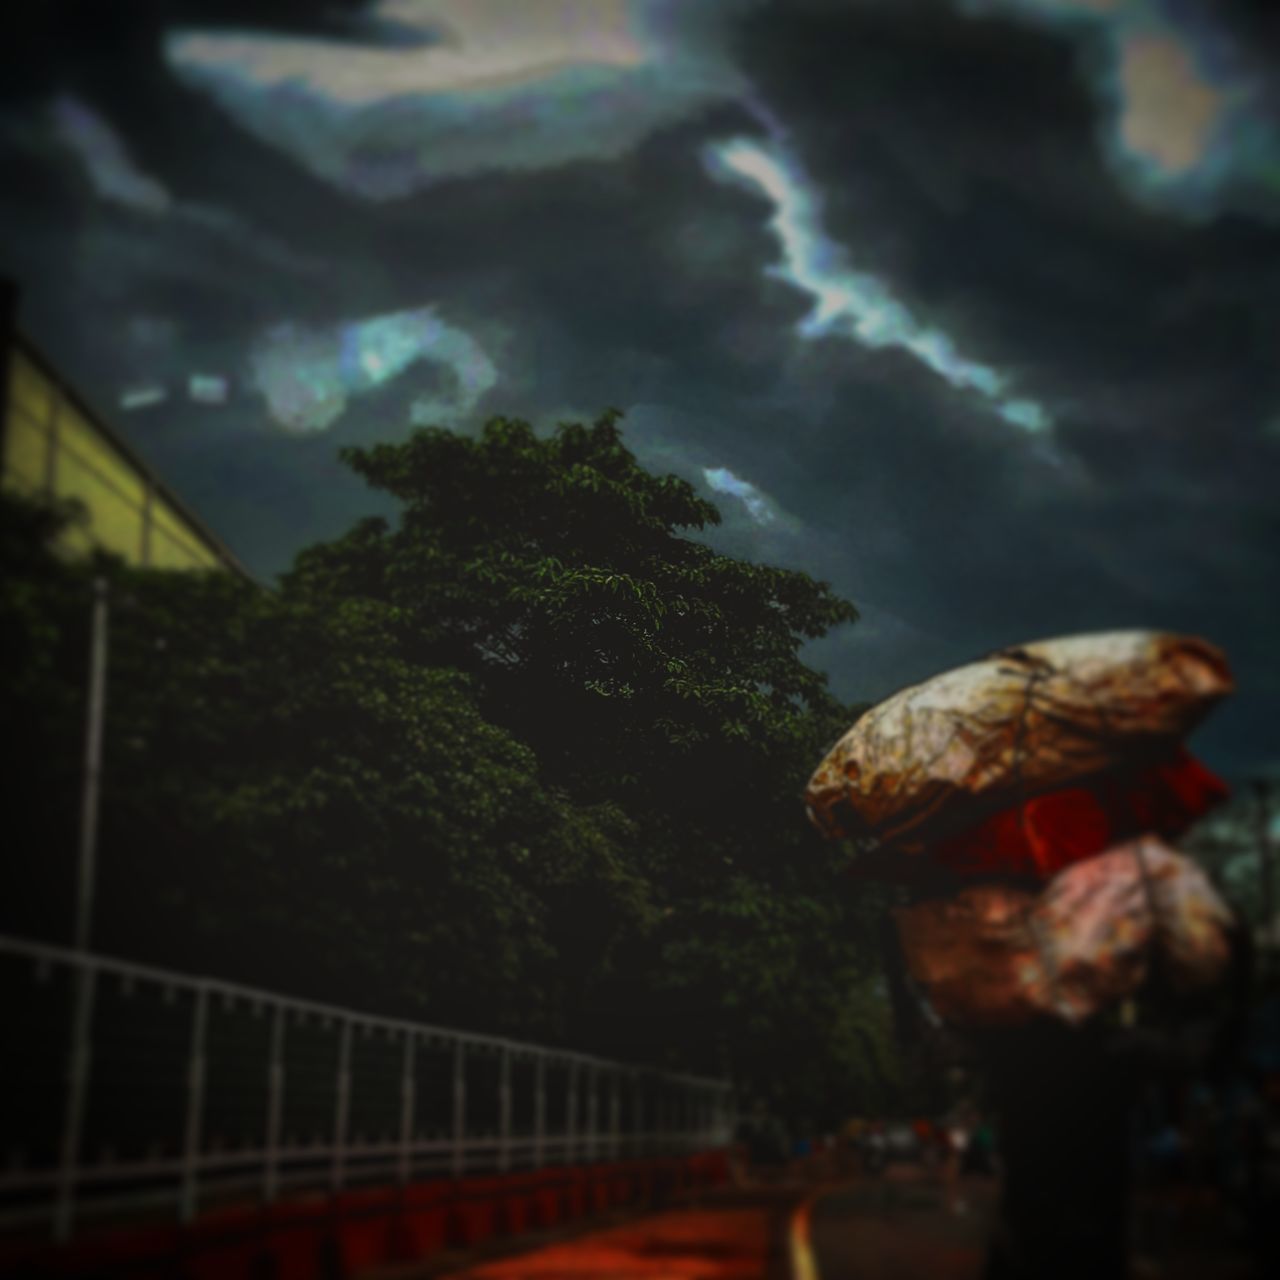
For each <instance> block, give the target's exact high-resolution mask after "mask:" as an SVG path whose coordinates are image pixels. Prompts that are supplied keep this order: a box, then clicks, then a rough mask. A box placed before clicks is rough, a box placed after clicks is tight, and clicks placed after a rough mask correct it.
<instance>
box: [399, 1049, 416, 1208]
mask: <svg viewBox="0 0 1280 1280" xmlns="http://www.w3.org/2000/svg"><path fill="white" fill-rule="evenodd" d="M416 1040H417V1037H416V1036H415V1035H414V1033H413V1032H412V1031H406V1032H405V1033H404V1062H403V1064H402V1066H401V1068H400V1170H399V1178H400V1185H401V1186H402V1187H403V1186H406V1185H407V1184H408V1182H409V1179H410V1178H411V1177H412V1175H413V1104H414V1096H415V1091H414V1083H413V1070H414V1056H413V1055H414V1048H415V1042H416Z"/></svg>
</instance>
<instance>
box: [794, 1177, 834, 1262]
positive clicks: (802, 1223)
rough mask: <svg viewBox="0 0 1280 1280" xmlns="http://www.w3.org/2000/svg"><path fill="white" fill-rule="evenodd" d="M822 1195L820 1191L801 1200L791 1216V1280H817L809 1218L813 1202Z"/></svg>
mask: <svg viewBox="0 0 1280 1280" xmlns="http://www.w3.org/2000/svg"><path fill="white" fill-rule="evenodd" d="M829 1189H830V1188H828V1190H829ZM823 1194H824V1193H823V1192H821V1191H815V1192H814V1194H813V1195H811V1196H809V1197H808V1198H807V1199H805V1200H802V1201H801V1202H800V1203H799V1204H798V1205H797V1206H796V1207H795V1210H794V1211H793V1212H792V1214H791V1226H790V1229H789V1231H788V1243H789V1245H790V1250H791V1280H819V1276H818V1261H817V1259H816V1258H815V1257H814V1256H813V1241H812V1239H811V1238H810V1218H811V1215H812V1212H813V1206H814V1204H815V1202H816V1201H817V1199H818V1197H819V1196H821V1195H823Z"/></svg>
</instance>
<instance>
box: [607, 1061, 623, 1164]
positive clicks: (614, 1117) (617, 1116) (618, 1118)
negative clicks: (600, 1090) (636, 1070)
mask: <svg viewBox="0 0 1280 1280" xmlns="http://www.w3.org/2000/svg"><path fill="white" fill-rule="evenodd" d="M621 1143H622V1082H621V1080H620V1079H619V1076H618V1072H617V1071H616V1070H614V1071H611V1072H610V1073H609V1159H610V1160H616V1159H618V1157H619V1155H620V1154H621V1152H620V1150H619V1148H620V1146H621Z"/></svg>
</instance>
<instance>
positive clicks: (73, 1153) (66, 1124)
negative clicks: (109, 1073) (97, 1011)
mask: <svg viewBox="0 0 1280 1280" xmlns="http://www.w3.org/2000/svg"><path fill="white" fill-rule="evenodd" d="M96 976H97V975H96V973H95V971H94V969H93V966H92V964H91V963H90V961H89V958H88V956H85V957H84V958H83V961H82V963H81V964H79V965H78V966H77V968H76V972H75V975H74V978H73V981H74V983H75V993H74V995H73V996H72V1007H71V1053H70V1056H69V1058H68V1062H67V1100H66V1110H65V1112H64V1114H63V1117H62V1144H61V1151H60V1153H59V1159H58V1200H57V1204H56V1206H55V1208H54V1218H53V1235H54V1239H55V1240H58V1241H59V1242H65V1241H67V1240H69V1239H70V1237H71V1228H72V1225H73V1223H74V1221H75V1210H76V1174H77V1172H78V1170H79V1166H80V1142H81V1138H82V1135H83V1130H84V1114H85V1104H86V1102H87V1100H88V1093H89V1063H90V1056H91V1052H92V1044H91V1039H90V1036H91V1032H92V1027H93V996H94V979H95V978H96Z"/></svg>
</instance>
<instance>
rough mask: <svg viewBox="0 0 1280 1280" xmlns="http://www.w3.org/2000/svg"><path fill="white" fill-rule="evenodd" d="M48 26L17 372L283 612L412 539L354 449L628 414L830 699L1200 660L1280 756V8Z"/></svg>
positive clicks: (1206, 4) (1136, 5)
mask: <svg viewBox="0 0 1280 1280" xmlns="http://www.w3.org/2000/svg"><path fill="white" fill-rule="evenodd" d="M15 8H16V9H19V10H20V11H21V12H20V13H19V14H18V16H15V17H12V18H7V19H6V20H5V21H6V22H8V23H9V25H10V31H9V33H8V35H7V36H6V38H5V39H4V40H3V41H0V43H3V44H5V45H6V46H7V47H8V48H9V50H10V52H9V55H8V57H9V60H10V65H9V66H7V67H6V68H4V69H3V84H4V89H3V92H4V94H5V99H6V100H5V103H4V106H3V114H2V116H0V158H2V162H3V183H2V184H0V229H2V232H3V261H2V262H0V266H2V267H3V269H4V270H5V271H6V272H7V273H9V274H11V275H14V276H16V278H17V279H18V280H19V282H20V284H21V286H22V289H23V296H22V310H21V320H22V324H23V326H24V327H25V328H26V330H27V331H28V332H29V333H30V334H31V335H32V336H33V337H34V338H35V339H36V340H37V341H38V342H39V343H40V344H41V345H42V346H43V347H44V348H45V349H46V350H47V351H48V353H49V354H50V355H51V356H52V357H53V358H54V359H55V360H56V361H57V362H58V363H60V364H61V365H62V366H63V367H64V368H65V369H66V370H67V371H68V372H69V373H70V374H71V375H72V376H73V377H74V378H75V379H76V380H77V381H78V382H79V384H80V385H81V386H82V388H83V389H84V391H85V392H86V393H87V395H88V397H89V398H90V400H91V401H93V402H94V403H96V404H97V405H99V406H100V407H101V409H102V411H103V412H104V414H106V415H107V416H108V417H109V418H110V420H111V421H112V422H113V423H115V424H116V426H117V427H118V429H119V430H120V431H121V432H122V433H123V434H124V435H125V436H126V437H127V438H128V439H129V440H131V441H132V442H133V443H135V444H136V445H137V446H138V447H140V448H141V449H142V450H143V451H144V452H145V453H146V454H147V455H148V456H149V457H150V458H151V459H152V460H153V461H154V462H155V463H156V465H157V466H158V467H159V468H160V469H161V470H162V471H163V472H164V474H165V475H166V476H167V477H168V478H169V479H170V480H171V482H172V483H173V484H174V485H175V486H176V487H177V488H178V489H179V490H180V491H181V492H182V493H183V494H184V495H185V496H186V497H187V498H188V499H189V500H190V502H191V503H192V504H193V505H194V506H195V507H196V508H197V509H198V510H199V511H200V512H201V513H202V514H203V515H204V516H205V517H206V518H207V520H208V521H209V522H210V523H211V524H212V525H213V526H214V527H215V528H216V529H218V530H219V532H220V533H221V534H222V535H223V536H224V537H225V539H226V540H227V542H229V543H230V544H231V546H232V547H233V548H234V549H235V550H236V551H237V552H239V553H240V554H241V555H242V556H243V558H244V559H245V560H246V561H247V562H248V563H249V564H250V565H251V566H252V567H254V568H255V569H256V570H258V571H259V572H260V573H262V574H263V575H264V576H269V575H270V574H272V573H273V572H275V571H276V570H278V569H280V568H281V567H283V566H284V565H285V564H286V563H287V562H288V560H289V558H290V556H291V554H292V553H293V552H294V551H295V550H296V549H298V548H299V547H300V546H303V545H305V544H306V543H308V542H310V541H313V540H315V539H318V538H323V537H327V536H332V535H335V534H337V533H339V532H341V531H342V530H343V529H344V528H345V527H347V525H348V524H349V523H350V522H351V521H352V519H353V518H355V517H356V516H358V515H361V514H365V513H367V512H369V511H370V510H373V509H376V508H377V506H378V500H377V498H376V497H375V496H373V495H371V494H370V493H369V492H368V491H367V490H365V489H364V488H363V487H362V486H361V485H360V484H359V483H358V482H357V481H356V480H355V479H354V478H353V477H351V476H350V475H349V474H347V473H346V472H345V470H344V469H343V468H342V466H341V465H340V464H339V463H338V462H337V461H336V458H335V455H336V451H337V449H338V447H339V446H341V445H343V444H347V443H351V442H357V441H368V440H374V439H380V438H388V437H396V436H399V435H402V434H403V433H404V432H405V431H407V430H408V429H409V424H411V423H413V422H415V421H416V422H430V423H439V424H442V425H448V426H453V427H456V428H457V429H460V430H474V429H475V428H476V426H477V425H478V424H479V423H480V422H482V421H483V420H484V419H485V418H486V417H488V416H491V415H493V414H497V413H505V414H512V415H515V416H522V417H526V418H529V419H530V420H532V421H533V422H534V423H535V424H537V425H538V426H539V427H546V428H548V429H549V428H550V427H551V426H552V425H553V424H554V423H555V422H556V421H557V420H562V419H565V418H569V417H581V416H583V415H588V416H590V415H594V414H595V413H596V412H597V411H598V410H600V409H602V408H603V407H605V406H606V405H617V406H619V407H621V408H623V409H624V410H626V413H627V417H626V420H625V426H626V431H627V437H628V440H629V443H630V445H631V447H632V448H633V449H634V450H635V451H636V453H637V454H638V455H639V456H640V458H641V460H642V461H643V462H645V463H646V464H647V465H650V466H652V467H655V468H658V469H661V470H670V471H675V472H677V473H679V474H681V475H683V476H685V477H687V478H689V479H690V480H692V481H694V482H695V483H696V484H698V485H699V486H701V487H702V488H703V489H704V490H705V491H706V492H707V493H708V494H709V495H711V496H714V497H715V498H716V499H717V501H718V502H719V504H720V506H721V508H722V510H723V511H724V513H725V517H726V520H725V525H724V527H723V528H722V529H721V530H719V531H717V532H716V534H715V535H714V540H715V541H716V542H717V543H719V544H720V545H722V546H724V547H726V548H727V549H729V550H732V551H734V552H735V553H738V554H743V555H747V556H751V557H753V558H757V559H762V560H768V561H772V562H775V563H784V564H787V565H792V566H795V567H798V568H803V569H805V570H807V571H808V572H810V573H812V574H814V575H816V576H819V577H822V578H825V579H828V580H829V581H831V582H832V583H833V584H834V585H835V586H836V587H837V588H838V589H839V590H840V591H842V592H843V593H845V594H847V595H849V596H850V597H852V598H853V599H854V600H855V602H856V603H857V604H858V605H859V606H860V608H861V609H862V611H863V620H862V621H861V622H860V623H859V624H858V625H856V626H854V627H852V628H849V629H847V630H846V631H843V632H841V633H839V634H837V635H834V636H832V637H830V638H828V639H827V640H825V641H823V642H821V643H820V644H819V645H817V646H815V647H814V649H813V651H812V658H813V660H814V661H815V662H816V663H818V664H819V665H822V666H824V667H825V668H826V669H828V670H829V671H830V672H831V674H832V678H833V681H834V684H835V687H836V689H837V690H838V691H839V692H840V693H841V694H842V695H844V696H847V697H850V698H854V697H858V698H877V697H880V696H883V695H884V694H886V693H887V692H889V691H891V690H892V689H893V688H895V687H897V686H898V685H900V684H902V683H904V682H907V681H910V680H913V679H917V678H920V677H923V676H925V675H928V674H930V673H931V672H933V671H935V670H938V669H940V668H942V667H946V666H949V665H952V664H954V663H957V662H961V661H964V660H966V659H968V658H971V657H973V656H975V655H977V654H980V653H982V652H983V651H985V650H987V649H990V648H991V647H993V646H997V645H1002V644H1006V643H1010V642H1014V641H1018V640H1025V639H1030V638H1034V637H1038V636H1045V635H1053V634H1061V633H1064V632H1071V631H1078V630H1085V629H1094V628H1113V627H1130V626H1152V627H1169V628H1177V629H1185V630H1190V631H1194V632H1198V633H1202V634H1205V635H1207V636H1209V637H1211V638H1213V639H1215V640H1217V641H1219V642H1220V643H1222V644H1223V645H1224V646H1225V647H1226V648H1227V649H1228V651H1229V653H1230V655H1231V656H1232V658H1233V660H1234V663H1235V665H1236V667H1237V670H1238V672H1239V676H1240V692H1239V694H1238V695H1237V697H1236V698H1235V699H1234V701H1233V702H1232V704H1231V705H1229V706H1228V707H1225V708H1223V709H1222V710H1221V711H1220V712H1219V713H1218V715H1217V716H1216V718H1215V719H1214V721H1213V722H1211V724H1210V725H1209V726H1207V727H1206V729H1205V730H1204V732H1203V734H1202V736H1201V737H1200V738H1199V739H1198V741H1199V742H1200V744H1201V746H1202V749H1203V751H1204V753H1205V755H1206V758H1207V759H1209V760H1210V762H1211V763H1213V764H1215V765H1217V766H1218V767H1219V768H1220V769H1223V770H1224V771H1226V772H1228V773H1230V774H1233V775H1239V774H1240V773H1242V772H1243V771H1247V770H1251V769H1253V768H1255V767H1257V766H1259V765H1260V764H1263V763H1265V762H1269V761H1272V760H1274V759H1277V758H1280V733H1277V730H1276V728H1275V724H1276V721H1277V718H1280V675H1278V674H1277V671H1278V669H1277V664H1276V655H1275V649H1276V644H1277V621H1278V620H1280V604H1277V603H1276V601H1275V599H1274V597H1275V595H1276V592H1275V590H1274V587H1275V585H1276V583H1277V579H1278V577H1280V575H1278V574H1277V568H1278V567H1280V504H1278V503H1277V501H1276V494H1277V491H1278V487H1280V310H1278V305H1277V304H1278V301H1280V75H1277V73H1276V70H1275V68H1276V66H1277V49H1278V48H1280V24H1278V23H1277V21H1276V19H1275V18H1274V17H1273V16H1270V15H1271V13H1272V9H1273V7H1272V6H1271V5H1269V4H1265V3H1256V4H1253V3H1247V2H1245V0H1239V2H1237V3H1230V2H1228V3H1224V2H1223V0H1163V2H1162V0H839V2H837V0H826V2H820V0H785V2H782V0H780V2H778V3H768V2H767V0H680V2H676V0H378V2H376V3H370V4H367V5H360V4H358V3H348V4H340V5H335V6H331V7H328V8H326V6H325V5H323V4H320V3H305V2H304V0H292V2H284V0H277V2H276V3H268V2H266V0H255V2H254V3H248V2H247V0H241V2H240V3H215V2H213V0H203V2H201V0H173V2H172V3H167V4H166V3H163V2H162V0H143V2H140V3H134V4H130V3H127V2H125V0H121V2H120V3H109V2H104V3H93V4H88V5H84V4H81V5H78V6H77V5H72V4H63V5H61V6H58V5H46V6H38V5H26V6H15ZM15 27H16V28H17V30H16V34H17V35H18V37H19V38H18V39H16V40H15V39H13V38H12V36H13V35H14V34H15V30H14V29H15Z"/></svg>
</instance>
